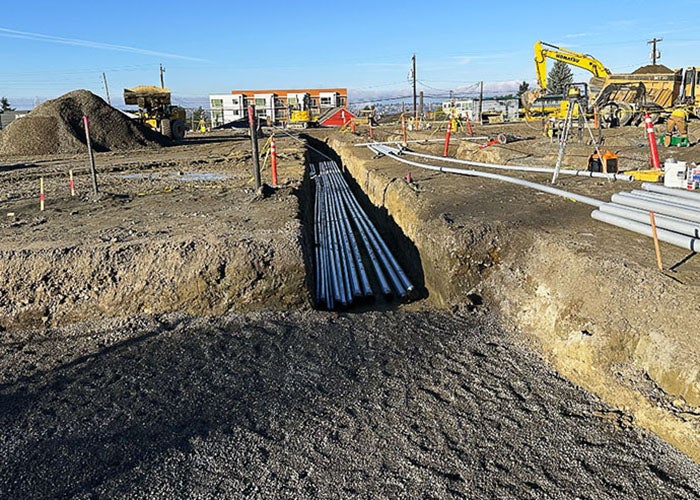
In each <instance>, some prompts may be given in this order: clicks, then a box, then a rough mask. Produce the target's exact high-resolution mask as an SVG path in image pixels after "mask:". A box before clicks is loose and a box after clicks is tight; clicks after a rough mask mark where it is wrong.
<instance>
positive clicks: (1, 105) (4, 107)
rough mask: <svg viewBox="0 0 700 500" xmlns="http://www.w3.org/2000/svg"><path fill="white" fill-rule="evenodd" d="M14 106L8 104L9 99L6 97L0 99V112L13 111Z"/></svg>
mask: <svg viewBox="0 0 700 500" xmlns="http://www.w3.org/2000/svg"><path fill="white" fill-rule="evenodd" d="M14 110H15V108H13V107H11V106H10V101H8V100H7V97H3V98H2V99H0V113H4V112H5V111H14Z"/></svg>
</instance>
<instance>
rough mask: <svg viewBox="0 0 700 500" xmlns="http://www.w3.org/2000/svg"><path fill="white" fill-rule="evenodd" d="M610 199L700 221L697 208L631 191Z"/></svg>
mask: <svg viewBox="0 0 700 500" xmlns="http://www.w3.org/2000/svg"><path fill="white" fill-rule="evenodd" d="M610 200H611V201H612V202H613V203H617V204H618V205H625V206H627V207H634V208H640V209H642V210H649V211H652V212H654V213H659V214H663V215H670V216H672V217H678V218H680V219H685V220H689V221H693V222H700V210H695V209H693V208H684V207H680V206H678V205H674V204H670V203H665V202H662V201H654V200H650V199H648V198H642V197H640V196H635V195H633V194H630V193H617V194H614V195H612V196H611V197H610Z"/></svg>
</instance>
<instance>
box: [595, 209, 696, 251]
mask: <svg viewBox="0 0 700 500" xmlns="http://www.w3.org/2000/svg"><path fill="white" fill-rule="evenodd" d="M591 217H593V218H594V219H595V220H598V221H601V222H607V223H608V224H612V225H613V226H617V227H620V228H623V229H627V230H628V231H634V232H635V233H639V234H643V235H644V236H649V237H652V236H653V235H652V229H651V225H649V224H643V223H641V222H635V221H632V220H629V219H625V218H624V217H618V216H616V215H612V214H608V213H605V212H601V211H600V210H594V211H593V213H591ZM656 234H657V236H658V238H659V240H661V241H665V242H666V243H670V244H671V245H675V246H677V247H681V248H685V249H687V250H691V251H693V252H697V251H698V250H700V239H698V238H691V237H688V236H684V235H682V234H678V233H674V232H673V231H667V230H665V229H659V228H657V229H656Z"/></svg>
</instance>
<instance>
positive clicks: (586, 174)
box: [400, 150, 634, 181]
mask: <svg viewBox="0 0 700 500" xmlns="http://www.w3.org/2000/svg"><path fill="white" fill-rule="evenodd" d="M400 154H406V155H411V156H418V157H420V158H427V159H430V160H438V161H444V162H449V163H459V164H461V165H471V166H474V167H484V168H493V169H496V170H514V171H520V172H532V173H538V174H551V173H554V170H555V169H553V168H549V167H526V166H523V165H498V164H494V163H483V162H479V161H471V160H461V159H459V158H449V157H442V156H434V155H429V154H425V153H416V152H415V151H406V150H403V151H400ZM559 174H566V175H575V176H577V177H596V178H602V179H610V180H617V181H633V180H634V177H632V176H631V175H626V174H606V173H603V172H589V171H588V170H559Z"/></svg>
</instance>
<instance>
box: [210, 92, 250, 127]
mask: <svg viewBox="0 0 700 500" xmlns="http://www.w3.org/2000/svg"><path fill="white" fill-rule="evenodd" d="M247 106H248V103H247V102H246V98H245V96H244V95H243V94H211V95H210V96H209V109H210V111H211V122H212V126H214V127H218V126H219V125H223V124H224V123H228V122H232V121H235V120H240V119H241V118H243V117H245V116H246V114H247V111H246V108H247Z"/></svg>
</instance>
